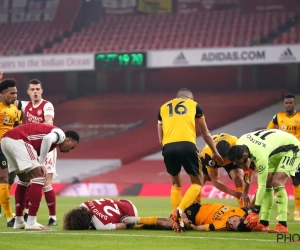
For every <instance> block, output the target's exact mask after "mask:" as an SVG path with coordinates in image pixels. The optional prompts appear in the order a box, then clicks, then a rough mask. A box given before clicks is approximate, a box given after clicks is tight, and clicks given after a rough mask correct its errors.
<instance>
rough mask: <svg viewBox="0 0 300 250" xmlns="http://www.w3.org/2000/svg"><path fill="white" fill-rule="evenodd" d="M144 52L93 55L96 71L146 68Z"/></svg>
mask: <svg viewBox="0 0 300 250" xmlns="http://www.w3.org/2000/svg"><path fill="white" fill-rule="evenodd" d="M146 55H147V53H146V52H124V53H98V54H96V55H95V66H96V69H113V68H115V69H120V68H123V69H126V68H146V66H147V58H146Z"/></svg>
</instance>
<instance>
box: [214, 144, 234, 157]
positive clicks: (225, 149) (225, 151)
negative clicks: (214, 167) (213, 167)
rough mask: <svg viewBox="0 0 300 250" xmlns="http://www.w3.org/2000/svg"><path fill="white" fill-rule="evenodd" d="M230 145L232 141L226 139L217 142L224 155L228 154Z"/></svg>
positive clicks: (218, 148) (221, 153) (220, 152)
mask: <svg viewBox="0 0 300 250" xmlns="http://www.w3.org/2000/svg"><path fill="white" fill-rule="evenodd" d="M230 147H231V145H230V143H229V142H228V141H225V140H221V141H219V142H218V143H217V144H216V148H217V150H218V152H219V154H220V155H221V156H222V157H226V156H227V155H228V151H229V149H230Z"/></svg>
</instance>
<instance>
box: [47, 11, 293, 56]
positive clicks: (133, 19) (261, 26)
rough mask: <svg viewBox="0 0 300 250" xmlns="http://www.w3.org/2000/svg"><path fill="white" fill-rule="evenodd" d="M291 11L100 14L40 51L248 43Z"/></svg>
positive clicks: (225, 45) (111, 49)
mask: <svg viewBox="0 0 300 250" xmlns="http://www.w3.org/2000/svg"><path fill="white" fill-rule="evenodd" d="M293 16H294V14H293V13H286V12H267V13H266V14H265V13H256V14H254V13H251V14H243V13H242V12H241V10H239V9H235V10H220V11H217V10H215V11H206V12H205V13H204V14H202V15H199V13H193V14H190V13H187V14H186V13H183V14H165V15H140V16H121V17H119V16H118V17H115V16H112V17H104V18H101V19H99V20H98V21H96V22H93V23H91V25H89V26H88V27H84V28H83V29H82V30H81V31H80V32H78V33H74V34H73V35H72V36H70V37H67V38H64V39H63V41H62V43H59V44H54V46H53V47H52V48H49V49H45V50H44V53H59V52H79V51H80V52H92V51H124V50H143V49H164V48H174V49H175V48H195V47H228V46H250V45H252V44H253V42H254V41H257V40H259V39H261V38H262V37H267V36H268V35H269V34H270V33H271V32H272V31H273V30H275V29H277V28H278V26H279V25H284V24H285V23H286V22H287V20H288V19H289V18H293Z"/></svg>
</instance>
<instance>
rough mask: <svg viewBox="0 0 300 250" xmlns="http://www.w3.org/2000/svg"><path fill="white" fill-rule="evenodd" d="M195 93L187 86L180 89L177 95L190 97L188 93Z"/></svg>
mask: <svg viewBox="0 0 300 250" xmlns="http://www.w3.org/2000/svg"><path fill="white" fill-rule="evenodd" d="M189 94H191V95H193V93H192V91H191V90H189V89H187V88H182V89H180V90H178V91H177V94H176V97H177V98H180V97H181V98H189V97H188V96H187V95H189Z"/></svg>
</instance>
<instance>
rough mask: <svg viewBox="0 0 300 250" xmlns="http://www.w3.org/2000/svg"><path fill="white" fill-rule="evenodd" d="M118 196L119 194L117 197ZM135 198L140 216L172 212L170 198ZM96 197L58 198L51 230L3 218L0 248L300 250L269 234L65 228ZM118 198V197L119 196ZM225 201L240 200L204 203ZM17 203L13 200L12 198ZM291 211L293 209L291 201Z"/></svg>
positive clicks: (298, 229)
mask: <svg viewBox="0 0 300 250" xmlns="http://www.w3.org/2000/svg"><path fill="white" fill-rule="evenodd" d="M114 198H115V197H114ZM122 198H126V199H129V200H131V201H132V202H133V203H134V204H135V205H136V207H137V209H138V212H139V215H140V216H165V217H168V216H169V214H170V203H169V199H168V198H139V197H122ZM89 199H92V197H88V198H86V197H83V198H82V197H80V198H73V197H57V201H58V203H57V204H58V205H57V215H58V222H59V226H57V227H53V230H52V231H50V232H27V231H24V230H13V229H11V228H7V227H6V220H5V218H4V217H3V216H2V217H1V218H0V250H9V249H14V250H18V249H20V250H27V249H28V250H29V249H30V250H38V249H43V250H48V249H49V250H52V249H59V250H65V249H70V250H77V249H78V250H79V249H80V250H85V249H93V248H96V249H97V250H100V249H109V248H110V247H111V249H112V250H116V249H122V250H124V249H130V250H144V249H147V250H148V249H149V250H161V249H166V250H167V249H168V250H169V249H170V250H175V249H181V250H183V249H187V250H192V249H197V250H199V249H205V250H214V249H222V250H227V249H228V250H235V249H238V250H239V249H251V250H252V249H255V250H259V249H262V250H265V249H272V250H277V249H278V250H279V249H280V250H282V249H298V248H299V245H300V243H291V244H283V243H277V242H276V237H277V236H276V234H268V233H258V232H256V233H237V232H193V231H188V232H185V233H181V234H176V233H174V232H173V231H158V230H118V231H62V229H61V223H62V217H63V214H64V213H65V212H66V211H67V210H69V209H71V208H73V207H76V206H78V205H79V204H80V203H82V202H83V201H86V200H89ZM115 199H116V198H115ZM206 201H209V202H224V203H228V204H233V205H236V201H235V200H233V199H231V200H222V199H210V200H207V199H203V202H206ZM12 204H13V200H12ZM275 209H276V207H275V206H274V208H273V211H272V217H271V218H272V221H271V222H272V224H271V227H273V226H274V225H275V224H276V221H275V217H276V211H275ZM289 210H290V211H291V212H292V211H293V204H292V201H290V204H289ZM47 220H48V212H47V207H46V205H45V201H44V200H43V201H42V205H41V208H40V211H39V216H38V221H39V222H40V223H42V224H44V225H46V224H47ZM288 223H289V230H290V233H292V234H293V233H298V234H300V222H298V223H297V222H295V221H293V219H292V215H290V216H289V221H288Z"/></svg>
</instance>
